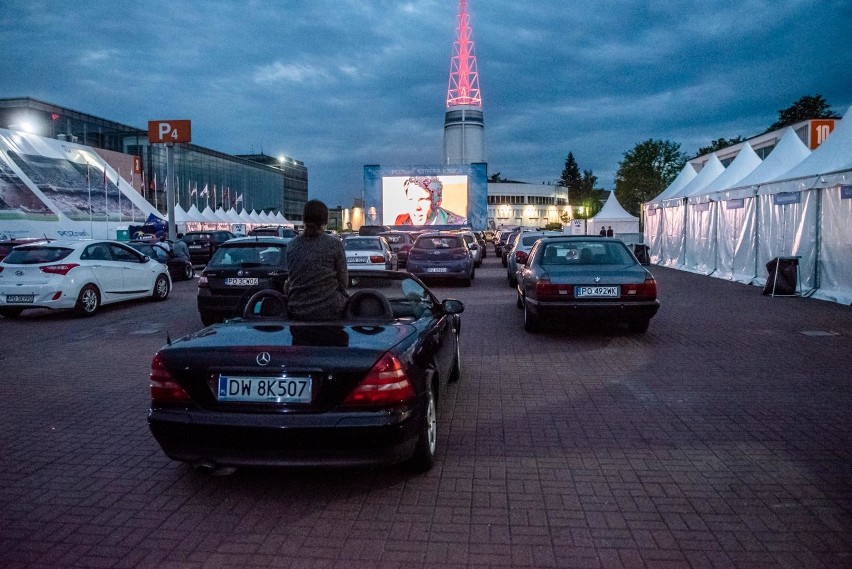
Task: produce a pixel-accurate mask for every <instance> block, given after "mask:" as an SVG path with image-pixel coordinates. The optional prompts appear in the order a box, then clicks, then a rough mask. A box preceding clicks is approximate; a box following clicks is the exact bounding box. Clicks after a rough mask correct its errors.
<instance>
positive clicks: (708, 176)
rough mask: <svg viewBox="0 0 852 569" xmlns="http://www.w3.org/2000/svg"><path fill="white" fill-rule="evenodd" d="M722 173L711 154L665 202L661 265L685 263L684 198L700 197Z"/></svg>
mask: <svg viewBox="0 0 852 569" xmlns="http://www.w3.org/2000/svg"><path fill="white" fill-rule="evenodd" d="M724 171H725V167H724V166H722V163H721V162H720V161H719V158H718V157H717V156H716V155H715V154H713V155H712V156H710V159H709V160H707V162H706V163H705V164H704V167H703V168H702V169H701V171H700V172H699V173H698V175H697V176H695V178H693V179H692V181H691V182H689V183H688V184H686V185H685V186H684V187H683V188H681V189H680V190H679V191H678V192H676V193H675V194H673V195H672V196H671V198H669V199H667V200H665V204H664V205H665V207H664V208H663V210H662V213H663V216H664V217H663V238H662V248H661V249H662V253H661V255H660V257H661V259H660V260H661V263H662V264H664V265H666V266H668V267H678V266H683V264H684V261H685V258H684V242H685V235H686V227H687V225H688V223H687V222H688V220H687V219H686V217H687V209H686V205H685V204H684V198H688V197H689V196H692V195H700V194H701V191H702V190H703V189H704V188H706V187H707V186H708V185H709V184H710V182H712V181H713V180H715V179H716V178H718V177H719V175H720V174H721V173H722V172H724Z"/></svg>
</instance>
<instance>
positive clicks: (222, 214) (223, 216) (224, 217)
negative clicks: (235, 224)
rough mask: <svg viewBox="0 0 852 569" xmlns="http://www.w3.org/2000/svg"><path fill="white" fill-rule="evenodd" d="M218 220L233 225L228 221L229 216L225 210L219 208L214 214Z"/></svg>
mask: <svg viewBox="0 0 852 569" xmlns="http://www.w3.org/2000/svg"><path fill="white" fill-rule="evenodd" d="M213 215H215V216H216V219H217V220H218V221H220V222H222V223H231V220H230V219H228V216H227V215H226V214H225V210H224V209H222V208H221V207H219V208H218V209H217V210H216V211H215V212H214V214H213Z"/></svg>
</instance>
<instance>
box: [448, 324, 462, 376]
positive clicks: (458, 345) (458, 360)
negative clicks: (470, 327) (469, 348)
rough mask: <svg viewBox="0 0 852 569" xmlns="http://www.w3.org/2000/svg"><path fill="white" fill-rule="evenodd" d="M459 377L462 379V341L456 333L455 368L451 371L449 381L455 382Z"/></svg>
mask: <svg viewBox="0 0 852 569" xmlns="http://www.w3.org/2000/svg"><path fill="white" fill-rule="evenodd" d="M459 379H461V342H460V341H459V335H458V334H456V356H455V359H454V360H453V369H452V370H451V371H450V377H449V379H448V381H449V382H450V383H455V382H456V381H458V380H459Z"/></svg>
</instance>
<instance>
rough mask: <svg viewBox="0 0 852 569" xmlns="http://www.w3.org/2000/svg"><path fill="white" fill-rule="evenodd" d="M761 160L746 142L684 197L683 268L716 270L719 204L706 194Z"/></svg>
mask: <svg viewBox="0 0 852 569" xmlns="http://www.w3.org/2000/svg"><path fill="white" fill-rule="evenodd" d="M760 162H761V160H760V156H758V155H757V154H756V153H755V152H754V150H753V149H752V147H751V145H750V144H749V143H748V142H746V143H745V144H744V145H743V147H742V149H741V150H740V152H739V153H738V154H737V157H736V158H735V159H734V161H733V162H731V164H730V165H729V166H728V167H727V168H725V171H724V172H722V173H721V174H719V175H718V176H717V177H716V178H715V179H713V181H712V182H710V183H709V184H707V186H705V187H704V188H703V189H701V190H700V193H697V194H693V195H691V196H690V197H688V198H687V205H686V211H687V213H686V220H687V225H686V231H685V238H684V244H683V249H684V264H683V269H684V270H686V271H690V272H694V273H700V274H702V275H709V274H712V273H713V272H714V271H715V270H716V244H717V243H716V241H717V226H718V212H719V204H718V203H717V202H715V201H712V200H711V198H710V196H709V194H712V193H713V192H716V191H718V190H721V189H724V188H728V187H731V186H733V185H735V184H736V183H737V182H739V181H740V180H742V179H743V178H745V177H746V176H747V175H748V174H750V173H751V172H752V171H753V170H754V169H755V168H756V167H757V166H758V164H760Z"/></svg>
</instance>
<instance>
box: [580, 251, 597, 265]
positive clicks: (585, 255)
mask: <svg viewBox="0 0 852 569" xmlns="http://www.w3.org/2000/svg"><path fill="white" fill-rule="evenodd" d="M593 259H594V255H593V254H592V250H591V249H589V248H588V247H583V248H582V249H580V263H581V264H583V265H591V264H592V260H593Z"/></svg>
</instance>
